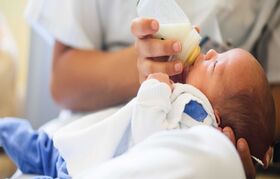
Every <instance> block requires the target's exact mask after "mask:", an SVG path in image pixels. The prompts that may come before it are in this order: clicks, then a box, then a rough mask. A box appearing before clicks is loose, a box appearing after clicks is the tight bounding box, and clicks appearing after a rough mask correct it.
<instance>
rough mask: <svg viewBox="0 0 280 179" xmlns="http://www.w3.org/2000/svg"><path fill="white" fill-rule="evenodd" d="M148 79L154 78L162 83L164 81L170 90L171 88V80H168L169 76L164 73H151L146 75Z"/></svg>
mask: <svg viewBox="0 0 280 179" xmlns="http://www.w3.org/2000/svg"><path fill="white" fill-rule="evenodd" d="M148 79H156V80H158V81H160V82H162V83H166V84H167V85H168V86H169V87H170V88H171V90H173V88H174V87H173V81H172V80H170V78H169V76H168V75H167V74H165V73H152V74H150V75H149V76H148Z"/></svg>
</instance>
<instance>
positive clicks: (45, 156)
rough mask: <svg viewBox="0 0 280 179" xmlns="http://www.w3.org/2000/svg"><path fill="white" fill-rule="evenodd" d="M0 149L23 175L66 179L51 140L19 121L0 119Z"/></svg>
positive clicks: (63, 166)
mask: <svg viewBox="0 0 280 179" xmlns="http://www.w3.org/2000/svg"><path fill="white" fill-rule="evenodd" d="M0 146H2V147H3V148H4V150H5V152H6V153H7V154H8V155H9V157H10V158H11V159H12V160H13V161H14V162H15V164H16V165H17V167H18V168H19V169H20V170H21V171H22V172H23V173H28V174H37V175H45V176H38V177H36V178H46V176H48V178H49V177H50V178H65V179H66V178H70V177H69V176H68V172H67V169H66V166H65V161H64V160H63V158H62V157H61V156H60V155H59V153H58V150H57V149H56V148H54V146H53V140H52V139H51V138H49V136H48V135H47V134H46V133H44V132H43V131H40V132H38V131H34V130H33V129H32V127H31V126H30V124H29V123H28V122H27V121H25V120H23V119H15V118H5V119H1V120H0Z"/></svg>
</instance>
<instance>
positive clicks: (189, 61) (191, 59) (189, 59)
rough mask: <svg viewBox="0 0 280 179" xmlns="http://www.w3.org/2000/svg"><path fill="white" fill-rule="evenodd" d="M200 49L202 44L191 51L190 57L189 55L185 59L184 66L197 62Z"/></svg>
mask: <svg viewBox="0 0 280 179" xmlns="http://www.w3.org/2000/svg"><path fill="white" fill-rule="evenodd" d="M200 51H201V49H200V46H196V47H195V48H194V49H193V51H192V52H191V53H190V55H189V57H187V59H186V60H185V61H184V66H187V65H192V64H193V63H194V62H195V60H196V58H197V57H198V55H199V54H200Z"/></svg>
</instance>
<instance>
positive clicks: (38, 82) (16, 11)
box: [0, 0, 59, 128]
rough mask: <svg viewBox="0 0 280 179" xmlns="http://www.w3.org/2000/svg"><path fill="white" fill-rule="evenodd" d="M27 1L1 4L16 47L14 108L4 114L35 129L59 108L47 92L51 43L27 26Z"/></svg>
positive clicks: (7, 1)
mask: <svg viewBox="0 0 280 179" xmlns="http://www.w3.org/2000/svg"><path fill="white" fill-rule="evenodd" d="M27 2H28V0H1V1H0V14H2V15H3V17H4V19H5V20H6V23H7V26H8V27H9V29H10V32H11V35H12V37H13V39H14V41H15V46H16V57H15V62H16V67H17V69H16V83H15V84H16V93H15V94H14V95H15V96H16V102H15V103H16V106H15V108H16V109H15V111H14V112H13V113H8V114H7V115H8V116H11V115H12V116H19V117H22V118H26V119H28V120H29V121H30V122H31V123H32V126H33V127H35V128H38V127H39V126H41V125H42V124H44V123H46V122H47V121H49V120H51V119H53V118H55V117H56V116H57V115H58V111H59V108H58V107H57V106H56V105H55V104H54V102H53V101H52V99H51V96H50V92H49V76H50V66H51V49H52V44H50V43H47V42H46V41H45V40H44V39H42V37H40V36H39V35H38V34H37V33H35V32H34V31H33V30H32V29H31V28H30V26H29V25H28V23H27V21H26V19H25V16H24V10H25V8H26V4H27ZM2 76H3V75H2ZM0 79H1V78H0ZM2 86H3V85H2ZM3 90H4V89H2V91H3ZM0 93H1V88H0ZM3 95H4V94H3ZM6 96H7V95H6ZM2 106H7V105H5V104H2ZM0 108H1V100H0ZM2 116H3V115H2ZM0 117H1V116H0Z"/></svg>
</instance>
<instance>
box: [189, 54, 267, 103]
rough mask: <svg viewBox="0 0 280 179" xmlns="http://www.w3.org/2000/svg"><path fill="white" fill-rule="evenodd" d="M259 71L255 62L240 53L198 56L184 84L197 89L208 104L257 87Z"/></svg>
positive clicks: (253, 59) (248, 55)
mask: <svg viewBox="0 0 280 179" xmlns="http://www.w3.org/2000/svg"><path fill="white" fill-rule="evenodd" d="M259 70H261V67H260V65H259V64H258V63H257V61H256V60H255V58H254V57H253V56H252V55H251V54H249V53H248V52H246V51H244V50H241V49H233V50H230V51H227V52H225V53H221V54H218V53H217V52H216V51H214V50H210V51H208V52H207V54H206V55H203V54H202V55H200V56H199V57H198V59H197V60H196V61H195V63H194V65H193V66H191V67H190V68H189V69H188V70H187V72H186V73H187V74H186V83H188V84H191V85H194V86H195V87H197V88H198V89H200V90H201V91H202V92H203V93H204V94H205V95H206V96H207V97H208V98H209V100H210V101H211V102H214V101H215V100H217V99H221V98H223V97H224V96H225V95H227V94H232V93H234V92H236V90H242V89H246V90H248V88H249V87H250V86H255V85H252V84H255V83H257V79H258V75H259V74H260V73H259V72H260V71H259Z"/></svg>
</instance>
